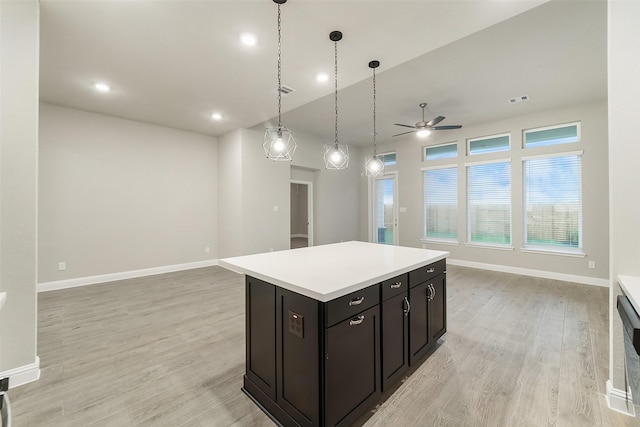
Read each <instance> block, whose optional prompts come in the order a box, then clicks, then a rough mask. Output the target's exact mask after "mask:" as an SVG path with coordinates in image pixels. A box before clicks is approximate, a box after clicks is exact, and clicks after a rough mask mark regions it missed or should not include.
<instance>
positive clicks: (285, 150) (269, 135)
mask: <svg viewBox="0 0 640 427" xmlns="http://www.w3.org/2000/svg"><path fill="white" fill-rule="evenodd" d="M273 2H274V3H276V4H277V5H278V127H275V128H273V127H271V128H267V130H266V132H265V133H264V142H263V143H262V148H263V149H264V153H265V154H266V156H267V158H268V159H271V160H273V161H285V162H290V161H292V160H293V155H294V153H295V152H296V148H298V142H297V141H296V139H295V138H294V137H293V134H292V133H291V131H290V130H289V129H288V128H287V127H286V126H282V121H281V115H282V42H281V33H282V31H281V24H282V19H281V15H280V5H282V4H284V3H286V2H287V0H273Z"/></svg>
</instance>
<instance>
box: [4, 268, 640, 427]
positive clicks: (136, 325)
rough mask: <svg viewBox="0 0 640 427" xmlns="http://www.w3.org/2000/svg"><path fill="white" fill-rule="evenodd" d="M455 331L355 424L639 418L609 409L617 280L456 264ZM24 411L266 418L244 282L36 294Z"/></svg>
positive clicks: (231, 277) (188, 281)
mask: <svg viewBox="0 0 640 427" xmlns="http://www.w3.org/2000/svg"><path fill="white" fill-rule="evenodd" d="M447 286H448V289H447V304H448V332H447V334H445V335H444V337H443V338H442V339H441V340H440V341H439V346H438V348H437V349H436V350H435V351H434V353H433V354H432V355H431V356H430V357H429V358H428V359H427V360H426V361H425V363H424V364H422V365H421V366H420V367H418V368H417V369H416V370H415V372H414V373H413V374H412V375H411V376H410V377H408V378H406V379H405V380H404V383H402V384H400V385H399V386H398V387H397V388H396V389H395V390H392V391H391V392H389V393H388V395H387V396H385V397H386V400H385V401H381V402H380V403H379V405H378V406H377V407H376V408H375V410H374V411H373V412H371V413H367V414H365V415H364V416H363V417H362V418H361V419H360V420H358V421H357V422H356V423H355V425H356V426H367V427H370V426H385V427H386V426H403V427H404V426H413V425H416V426H440V425H442V426H501V427H502V426H554V425H557V426H573V425H576V426H581V427H582V426H598V427H599V426H603V427H604V426H607V427H609V426H611V427H614V426H615V427H617V426H620V427H627V426H639V425H640V423H638V422H637V420H638V419H636V418H631V417H626V416H625V415H622V414H619V413H616V412H613V411H611V410H609V409H608V407H607V404H606V401H605V399H604V396H603V393H604V390H605V384H604V382H605V380H606V379H607V375H608V372H607V370H608V363H609V362H608V339H609V331H608V324H609V318H608V315H609V312H608V292H607V290H606V289H603V288H598V287H593V286H587V285H577V284H574V283H569V282H562V281H555V280H550V279H539V278H531V277H525V276H518V275H513V274H508V273H501V272H491V271H482V270H475V269H470V268H464V267H456V266H448V267H447ZM38 354H39V356H40V358H41V366H42V378H41V380H40V381H38V382H35V383H32V384H28V385H25V386H22V387H19V388H17V389H15V390H11V391H10V396H11V399H12V404H13V413H14V424H15V425H16V426H18V427H23V426H26V427H32V426H33V427H40V426H51V425H53V426H73V427H75V426H123V427H127V426H147V425H149V426H168V425H171V426H174V425H175V426H187V427H210V426H215V427H217V426H250V427H255V426H258V427H260V426H268V425H273V423H272V422H271V420H270V419H269V418H268V417H267V416H266V415H265V414H263V413H262V412H261V411H260V410H259V409H258V408H257V407H256V406H255V405H254V404H253V403H252V402H251V401H250V400H249V399H248V398H247V397H246V396H245V395H244V394H243V393H242V392H241V390H240V388H241V386H242V375H243V374H244V286H243V278H242V276H240V275H237V274H235V273H232V272H229V271H227V270H224V269H222V268H219V267H211V268H203V269H197V270H191V271H185V272H177V273H169V274H163V275H158V276H150V277H143V278H138V279H128V280H122V281H118V282H112V283H106V284H101V285H97V286H87V287H81V288H73V289H65V290H60V291H53V292H47V293H42V294H39V295H38Z"/></svg>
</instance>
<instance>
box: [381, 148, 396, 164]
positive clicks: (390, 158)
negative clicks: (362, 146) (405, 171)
mask: <svg viewBox="0 0 640 427" xmlns="http://www.w3.org/2000/svg"><path fill="white" fill-rule="evenodd" d="M379 156H380V157H381V158H382V163H384V165H385V166H393V165H395V164H396V153H395V151H394V152H392V153H384V154H380V155H379Z"/></svg>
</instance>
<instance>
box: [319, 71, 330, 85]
mask: <svg viewBox="0 0 640 427" xmlns="http://www.w3.org/2000/svg"><path fill="white" fill-rule="evenodd" d="M316 80H317V81H319V82H321V83H324V82H326V81H329V74H327V73H318V74H316Z"/></svg>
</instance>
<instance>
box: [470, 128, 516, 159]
mask: <svg viewBox="0 0 640 427" xmlns="http://www.w3.org/2000/svg"><path fill="white" fill-rule="evenodd" d="M503 136H506V137H507V138H508V140H509V144H508V145H507V148H505V149H504V150H498V151H490V152H488V153H475V154H474V153H472V152H471V143H472V142H475V141H482V140H485V139H493V138H500V137H503ZM466 148H467V157H471V156H483V155H488V154H495V153H503V152H507V153H508V152H510V151H511V149H512V148H513V147H512V144H511V132H502V133H496V134H492V135H485V136H479V137H475V138H467V147H466Z"/></svg>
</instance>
